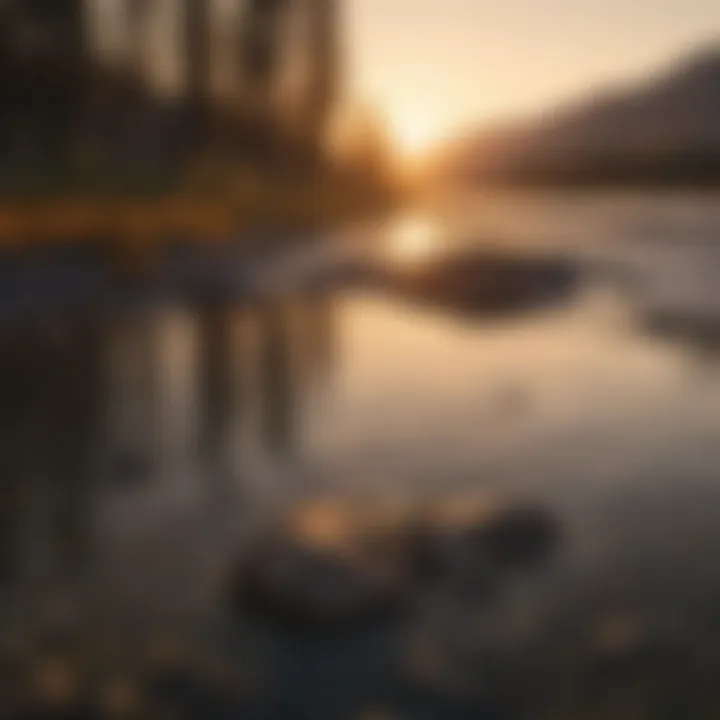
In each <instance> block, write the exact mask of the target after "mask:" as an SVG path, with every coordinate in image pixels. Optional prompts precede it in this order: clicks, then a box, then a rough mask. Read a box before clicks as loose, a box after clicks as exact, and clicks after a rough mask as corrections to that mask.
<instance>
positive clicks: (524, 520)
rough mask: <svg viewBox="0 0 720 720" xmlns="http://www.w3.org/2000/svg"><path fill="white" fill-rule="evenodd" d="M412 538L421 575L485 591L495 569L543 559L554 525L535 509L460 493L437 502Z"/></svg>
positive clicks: (551, 541)
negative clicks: (452, 580) (468, 496)
mask: <svg viewBox="0 0 720 720" xmlns="http://www.w3.org/2000/svg"><path fill="white" fill-rule="evenodd" d="M413 538H414V539H413V542H412V548H413V550H412V557H413V560H414V563H415V567H416V571H417V573H418V574H419V575H420V576H421V577H425V578H426V579H429V580H432V579H445V580H450V579H454V580H461V581H462V582H463V584H465V585H467V586H471V587H475V588H476V589H489V588H490V587H492V586H493V584H494V582H495V580H496V578H497V576H498V571H500V570H504V569H506V568H509V567H515V566H524V565H525V566H526V565H531V564H533V563H537V562H540V561H542V560H543V559H545V558H546V557H547V556H548V555H549V554H550V553H551V552H552V550H553V548H554V546H555V544H556V542H557V538H558V527H557V523H556V521H555V518H554V517H552V515H550V514H549V513H547V512H545V511H543V510H542V509H539V508H532V507H524V506H513V505H509V504H507V503H503V502H501V501H499V500H498V499H497V498H486V499H480V500H477V499H475V500H473V499H468V498H467V497H462V496H461V497H459V498H455V499H453V500H450V501H446V502H442V503H438V504H437V505H436V506H435V507H434V508H433V509H432V511H431V512H430V513H428V514H426V515H425V517H424V518H423V519H422V520H420V521H419V522H418V523H417V526H416V528H415V531H414V533H413Z"/></svg>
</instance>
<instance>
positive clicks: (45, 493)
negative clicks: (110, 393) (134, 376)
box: [0, 317, 104, 572]
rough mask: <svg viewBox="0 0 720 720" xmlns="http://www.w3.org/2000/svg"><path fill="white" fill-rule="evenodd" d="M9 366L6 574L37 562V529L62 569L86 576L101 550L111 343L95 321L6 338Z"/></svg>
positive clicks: (2, 523)
mask: <svg viewBox="0 0 720 720" xmlns="http://www.w3.org/2000/svg"><path fill="white" fill-rule="evenodd" d="M3 334H4V337H3V344H2V349H1V350H0V358H1V359H0V362H1V363H2V371H3V373H4V377H5V378H12V381H11V382H4V383H3V384H2V390H1V392H2V398H0V413H1V421H0V445H1V447H0V463H2V468H1V470H0V472H1V473H2V501H1V502H0V513H1V514H2V518H0V569H3V570H5V571H11V572H12V571H14V570H20V569H22V568H24V567H25V565H26V562H27V560H28V547H27V543H28V542H30V541H35V543H36V544H37V537H33V536H32V535H31V533H30V532H29V528H33V527H35V526H36V525H37V523H36V518H37V517H38V516H39V515H40V516H42V517H44V518H45V522H44V523H43V526H44V528H45V532H44V533H41V539H42V541H43V543H42V544H43V545H44V546H45V551H46V552H45V553H44V554H45V555H47V554H48V552H47V551H48V550H49V551H50V554H51V556H52V558H51V559H52V561H53V562H54V563H55V565H56V566H58V565H59V566H64V567H67V568H72V569H79V568H81V567H82V566H83V565H84V564H85V562H86V561H87V560H88V559H89V557H88V556H89V553H90V552H91V550H92V547H93V543H92V536H91V524H92V498H93V493H92V488H93V484H92V482H91V478H92V473H93V470H94V469H95V464H96V463H95V461H96V459H97V448H98V445H99V439H100V437H99V429H100V428H101V427H102V422H101V418H102V413H103V405H104V394H103V392H104V384H103V371H102V369H103V333H102V332H101V331H100V329H99V325H98V324H97V323H96V322H94V321H93V320H91V319H90V318H89V317H83V318H80V319H76V320H74V321H72V322H70V321H68V320H66V319H64V318H53V319H51V320H48V321H47V322H44V323H42V324H40V325H39V326H36V327H34V328H32V329H30V328H25V329H23V330H15V331H7V330H5V331H4V333H3Z"/></svg>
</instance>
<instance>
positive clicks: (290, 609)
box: [231, 503, 412, 630]
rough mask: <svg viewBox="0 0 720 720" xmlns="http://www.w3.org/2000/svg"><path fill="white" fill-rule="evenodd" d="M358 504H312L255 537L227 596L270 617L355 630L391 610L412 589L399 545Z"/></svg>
mask: <svg viewBox="0 0 720 720" xmlns="http://www.w3.org/2000/svg"><path fill="white" fill-rule="evenodd" d="M381 534H382V533H381V531H380V530H379V529H378V528H377V527H375V526H374V525H373V524H371V523H368V519H367V518H366V517H365V516H363V514H362V513H361V512H356V511H354V510H353V509H351V508H349V507H348V506H344V505H342V504H336V503H318V504H312V505H309V506H307V507H305V508H303V509H301V511H299V512H297V513H294V514H293V515H292V516H291V517H290V518H288V519H287V520H286V522H285V523H283V524H282V526H281V527H280V528H279V529H278V530H276V531H275V532H274V533H272V534H271V535H270V536H268V537H266V538H264V539H263V540H262V542H259V543H258V544H257V545H256V546H255V547H254V549H252V550H251V551H250V553H249V554H248V556H247V558H246V559H245V561H244V562H241V564H240V567H239V568H238V570H237V571H236V572H235V573H234V576H233V578H232V583H231V600H232V603H233V606H234V607H235V608H236V609H239V610H244V611H249V612H250V613H252V614H253V615H255V616H260V617H262V618H264V619H266V620H269V621H271V622H273V623H275V624H278V625H283V626H286V627H293V628H297V629H310V630H321V629H324V628H326V629H332V630H340V629H343V630H352V629H358V628H361V627H367V625H368V624H374V623H378V622H384V621H386V620H389V619H392V618H394V617H396V615H397V612H398V611H400V610H402V609H403V608H404V607H405V606H406V601H407V600H408V598H409V595H410V592H411V589H412V582H411V580H412V578H411V577H410V576H409V573H408V570H409V566H408V563H407V562H405V557H404V554H403V552H402V551H401V548H400V545H399V543H397V542H394V541H393V540H392V539H391V538H390V537H389V536H385V537H381Z"/></svg>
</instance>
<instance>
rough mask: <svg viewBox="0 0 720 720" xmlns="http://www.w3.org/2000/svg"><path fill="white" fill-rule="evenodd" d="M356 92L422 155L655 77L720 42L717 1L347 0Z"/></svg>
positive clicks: (350, 75) (350, 62) (351, 76)
mask: <svg viewBox="0 0 720 720" xmlns="http://www.w3.org/2000/svg"><path fill="white" fill-rule="evenodd" d="M346 2H347V3H348V4H347V7H346V9H345V13H346V32H347V33H348V38H347V40H348V56H347V63H348V68H347V69H348V79H349V84H350V88H349V94H350V97H351V98H353V99H358V100H360V99H361V100H362V101H364V102H368V103H370V104H372V105H373V106H374V107H375V108H377V109H379V110H382V111H383V113H384V114H385V115H386V117H387V119H388V120H389V122H390V123H391V125H392V126H393V129H394V134H396V135H397V136H399V140H400V142H401V143H404V144H405V145H406V146H407V147H406V149H407V150H409V151H411V150H414V149H421V148H422V146H423V145H425V144H428V143H431V142H432V141H433V140H435V139H437V138H440V137H442V136H444V135H447V134H449V133H451V132H453V131H455V130H457V129H459V128H462V127H464V126H468V125H474V124H482V123H490V122H492V121H494V120H498V119H502V118H506V117H508V116H513V115H516V114H526V113H534V112H539V111H542V110H543V109H544V108H547V107H549V106H551V105H552V104H554V103H557V102H560V101H563V100H565V99H570V98H573V97H576V96H577V95H578V94H583V93H588V92H591V91H592V89H593V88H595V87H598V86H602V85H607V84H608V83H610V84H612V83H614V82H617V81H620V82H622V81H626V80H632V79H634V78H640V77H643V76H645V75H646V74H647V73H648V72H651V71H653V70H654V69H662V68H663V66H665V65H667V64H668V63H670V62H672V61H673V59H676V58H678V57H680V56H682V55H683V53H686V52H688V51H690V50H692V49H694V48H696V47H698V46H700V45H703V44H708V43H709V42H710V41H711V40H714V41H718V40H719V39H720V4H719V2H718V0H346Z"/></svg>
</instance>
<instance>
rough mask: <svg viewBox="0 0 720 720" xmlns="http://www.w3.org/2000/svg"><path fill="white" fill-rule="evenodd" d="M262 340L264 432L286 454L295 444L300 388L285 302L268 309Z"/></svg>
mask: <svg viewBox="0 0 720 720" xmlns="http://www.w3.org/2000/svg"><path fill="white" fill-rule="evenodd" d="M261 342H262V365H261V371H262V380H261V388H262V389H261V392H262V402H263V406H264V407H263V414H262V418H263V430H264V436H265V440H266V442H267V444H268V447H269V448H270V449H271V450H272V451H273V452H276V453H279V454H281V455H282V454H285V453H287V452H288V451H290V450H291V449H292V447H293V445H294V440H295V437H294V436H295V431H296V420H297V418H296V413H297V409H298V408H297V401H298V398H297V393H298V390H299V388H298V387H297V384H296V373H295V372H294V370H295V368H294V367H293V362H292V361H293V356H294V352H293V351H294V348H293V346H292V329H291V327H290V316H289V312H288V308H287V307H285V306H284V305H283V304H281V303H279V302H278V303H273V304H271V305H269V306H268V307H267V308H266V309H265V311H264V314H263V328H262V340H261Z"/></svg>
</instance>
